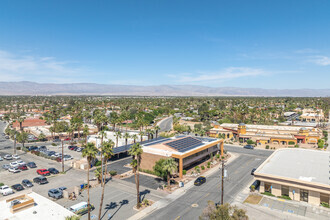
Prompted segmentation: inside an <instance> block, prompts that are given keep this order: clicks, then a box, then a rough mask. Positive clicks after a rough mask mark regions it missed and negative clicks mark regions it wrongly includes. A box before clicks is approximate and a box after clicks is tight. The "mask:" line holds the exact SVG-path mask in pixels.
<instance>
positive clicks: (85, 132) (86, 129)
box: [83, 125, 89, 144]
mask: <svg viewBox="0 0 330 220" xmlns="http://www.w3.org/2000/svg"><path fill="white" fill-rule="evenodd" d="M88 134H89V129H88V126H87V125H85V127H84V130H83V135H84V137H85V144H87V136H88Z"/></svg>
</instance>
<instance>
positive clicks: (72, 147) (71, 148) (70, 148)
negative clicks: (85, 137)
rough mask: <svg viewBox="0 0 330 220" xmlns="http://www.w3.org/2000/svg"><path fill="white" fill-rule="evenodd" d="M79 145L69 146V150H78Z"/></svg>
mask: <svg viewBox="0 0 330 220" xmlns="http://www.w3.org/2000/svg"><path fill="white" fill-rule="evenodd" d="M76 148H77V146H68V149H69V150H76Z"/></svg>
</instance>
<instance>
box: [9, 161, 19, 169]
mask: <svg viewBox="0 0 330 220" xmlns="http://www.w3.org/2000/svg"><path fill="white" fill-rule="evenodd" d="M9 166H10V167H12V168H15V167H18V166H19V164H18V163H17V162H11V163H9Z"/></svg>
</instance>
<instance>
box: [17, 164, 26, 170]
mask: <svg viewBox="0 0 330 220" xmlns="http://www.w3.org/2000/svg"><path fill="white" fill-rule="evenodd" d="M17 168H18V169H19V170H27V169H28V168H27V166H26V165H19V166H18V167H17Z"/></svg>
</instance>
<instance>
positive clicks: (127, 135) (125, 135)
mask: <svg viewBox="0 0 330 220" xmlns="http://www.w3.org/2000/svg"><path fill="white" fill-rule="evenodd" d="M130 137H131V135H129V133H127V132H126V133H125V134H124V136H123V138H125V145H127V141H128V138H130Z"/></svg>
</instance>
